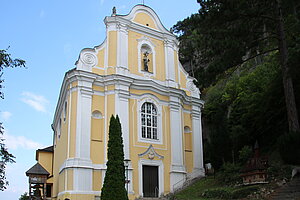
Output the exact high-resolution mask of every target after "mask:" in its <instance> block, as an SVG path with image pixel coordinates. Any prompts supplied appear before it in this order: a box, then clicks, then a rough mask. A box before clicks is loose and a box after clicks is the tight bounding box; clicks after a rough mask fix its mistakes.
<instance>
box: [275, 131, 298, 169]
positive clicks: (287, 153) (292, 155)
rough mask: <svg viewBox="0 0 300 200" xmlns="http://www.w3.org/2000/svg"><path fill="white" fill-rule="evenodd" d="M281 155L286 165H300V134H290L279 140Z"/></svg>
mask: <svg viewBox="0 0 300 200" xmlns="http://www.w3.org/2000/svg"><path fill="white" fill-rule="evenodd" d="M278 145H279V153H280V155H281V158H282V159H283V161H285V163H288V164H293V165H299V164H300V148H299V147H300V133H298V132H290V133H288V134H284V135H282V136H280V137H279V138H278Z"/></svg>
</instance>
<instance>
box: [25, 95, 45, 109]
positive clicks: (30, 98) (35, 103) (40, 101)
mask: <svg viewBox="0 0 300 200" xmlns="http://www.w3.org/2000/svg"><path fill="white" fill-rule="evenodd" d="M22 96H23V98H22V99H21V100H22V101H23V102H24V103H26V104H28V105H29V106H31V107H32V108H34V109H35V110H37V111H39V112H47V109H46V106H47V105H48V104H49V101H48V100H47V99H46V98H45V97H44V96H41V95H36V94H33V93H31V92H23V93H22Z"/></svg>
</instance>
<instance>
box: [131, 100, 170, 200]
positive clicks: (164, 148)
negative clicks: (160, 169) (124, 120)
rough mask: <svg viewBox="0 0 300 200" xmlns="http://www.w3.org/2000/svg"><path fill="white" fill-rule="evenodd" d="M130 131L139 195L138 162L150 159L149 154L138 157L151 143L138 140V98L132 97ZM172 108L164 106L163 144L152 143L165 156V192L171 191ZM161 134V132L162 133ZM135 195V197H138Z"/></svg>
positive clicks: (135, 179)
mask: <svg viewBox="0 0 300 200" xmlns="http://www.w3.org/2000/svg"><path fill="white" fill-rule="evenodd" d="M129 110H130V112H129V119H130V122H129V131H130V133H131V134H130V154H131V155H130V158H131V160H132V165H133V168H134V169H135V170H134V171H133V183H134V185H133V190H134V191H135V192H136V193H135V194H136V195H137V196H138V194H139V185H138V184H139V171H138V162H139V160H140V159H149V158H148V156H147V155H145V156H144V157H142V158H140V157H138V154H140V153H143V152H145V151H146V150H147V149H148V147H149V145H150V143H145V142H138V130H137V128H138V127H137V126H136V124H137V123H138V122H137V120H138V116H137V112H136V111H137V100H135V99H130V100H129ZM169 114H170V110H169V108H168V106H162V113H161V115H162V116H161V117H162V126H163V127H162V131H163V134H164V135H163V136H162V137H163V144H152V146H153V147H154V149H155V151H156V152H157V153H158V154H160V155H163V156H164V158H163V159H162V161H163V165H164V190H165V193H168V192H169V191H170V174H169V171H170V163H171V160H170V159H171V156H170V154H171V150H170V143H171V138H170V135H169V133H170V125H169V123H170V116H169ZM160 134H161V133H160ZM154 160H159V158H157V157H155V158H154ZM137 196H135V197H137ZM132 199H134V198H132Z"/></svg>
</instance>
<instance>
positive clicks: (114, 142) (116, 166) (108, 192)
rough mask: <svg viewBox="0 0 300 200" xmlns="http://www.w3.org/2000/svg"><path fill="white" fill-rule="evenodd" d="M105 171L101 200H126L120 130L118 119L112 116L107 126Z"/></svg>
mask: <svg viewBox="0 0 300 200" xmlns="http://www.w3.org/2000/svg"><path fill="white" fill-rule="evenodd" d="M107 157H108V161H107V164H106V166H107V170H106V174H105V178H104V184H103V187H102V191H101V199H102V200H111V199H114V200H126V199H128V196H127V191H126V189H125V167H124V152H123V139H122V130H121V124H120V120H119V117H118V116H117V117H116V118H115V117H114V116H113V115H112V116H111V118H110V124H109V140H108V150H107Z"/></svg>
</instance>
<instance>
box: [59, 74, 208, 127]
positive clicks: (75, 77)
mask: <svg viewBox="0 0 300 200" xmlns="http://www.w3.org/2000/svg"><path fill="white" fill-rule="evenodd" d="M74 81H79V82H82V83H83V85H81V84H79V85H78V86H77V87H78V88H80V89H87V90H88V91H91V88H90V87H89V88H86V87H85V85H84V82H89V83H92V84H93V85H98V86H109V85H115V84H118V85H125V86H127V87H130V89H136V90H149V91H152V92H155V93H158V94H160V95H163V96H171V97H177V98H179V99H181V101H182V103H183V104H187V105H195V106H198V107H201V108H202V107H203V105H204V101H203V100H201V99H199V98H197V97H192V96H188V95H187V94H186V93H185V92H184V91H183V90H181V89H177V88H172V87H167V86H166V85H165V84H164V82H163V81H157V80H151V79H149V80H145V79H143V77H138V76H135V77H130V76H124V75H119V74H114V75H97V74H95V73H92V72H87V71H82V70H75V69H73V70H70V71H68V72H67V73H66V75H65V77H64V80H63V83H62V86H61V90H60V94H59V98H58V102H57V107H56V110H55V114H54V119H53V125H54V127H56V125H57V122H58V119H59V116H60V114H61V111H62V108H63V103H64V102H65V99H66V94H67V91H68V86H69V85H70V84H71V83H72V82H74Z"/></svg>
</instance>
